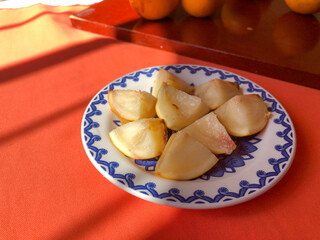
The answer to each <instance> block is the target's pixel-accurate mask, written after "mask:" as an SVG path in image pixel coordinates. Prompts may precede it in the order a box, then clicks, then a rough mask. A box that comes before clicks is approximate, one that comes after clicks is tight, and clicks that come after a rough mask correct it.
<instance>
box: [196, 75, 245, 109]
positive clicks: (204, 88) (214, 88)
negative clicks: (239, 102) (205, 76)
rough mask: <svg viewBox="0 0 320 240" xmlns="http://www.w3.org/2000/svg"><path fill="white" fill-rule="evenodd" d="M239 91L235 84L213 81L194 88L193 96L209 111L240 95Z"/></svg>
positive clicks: (218, 80)
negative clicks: (198, 98) (199, 99)
mask: <svg viewBox="0 0 320 240" xmlns="http://www.w3.org/2000/svg"><path fill="white" fill-rule="evenodd" d="M240 94H242V93H241V90H240V88H239V85H238V84H237V83H233V82H228V81H224V80H221V79H213V80H210V81H208V82H205V83H202V84H200V85H197V86H195V91H194V95H195V96H198V97H200V98H201V100H202V101H203V102H204V103H205V104H206V105H207V106H208V107H209V108H210V109H211V110H214V109H216V108H218V107H219V106H221V105H222V104H223V103H225V102H226V101H228V100H229V99H230V98H232V97H233V96H235V95H240Z"/></svg>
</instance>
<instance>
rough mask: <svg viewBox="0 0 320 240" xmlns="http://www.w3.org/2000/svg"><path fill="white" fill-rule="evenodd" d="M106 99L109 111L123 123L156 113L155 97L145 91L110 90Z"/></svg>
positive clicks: (150, 116)
mask: <svg viewBox="0 0 320 240" xmlns="http://www.w3.org/2000/svg"><path fill="white" fill-rule="evenodd" d="M108 101H109V106H110V108H111V111H112V112H114V113H115V114H116V115H117V116H118V117H119V119H120V121H121V123H123V124H124V123H127V122H130V121H135V120H139V119H142V118H152V117H154V116H155V115H156V112H155V104H156V98H155V97H154V96H152V95H151V94H150V93H148V92H145V91H135V90H110V91H109V92H108Z"/></svg>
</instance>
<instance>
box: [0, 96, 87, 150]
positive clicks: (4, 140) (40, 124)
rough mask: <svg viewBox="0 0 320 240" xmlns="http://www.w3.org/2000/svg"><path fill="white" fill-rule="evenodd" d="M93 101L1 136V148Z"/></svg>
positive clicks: (75, 105)
mask: <svg viewBox="0 0 320 240" xmlns="http://www.w3.org/2000/svg"><path fill="white" fill-rule="evenodd" d="M91 99H92V96H90V97H87V98H85V99H83V100H80V101H78V102H77V103H75V104H73V105H71V106H68V107H66V108H64V109H61V110H59V111H57V112H55V113H53V114H50V115H48V116H45V117H43V118H41V119H39V120H37V121H33V122H32V123H30V124H28V125H26V126H23V127H21V128H18V129H15V130H13V131H11V132H9V133H7V134H4V135H2V136H0V146H1V145H2V144H5V143H7V142H8V141H11V140H13V139H15V138H17V137H20V136H22V135H24V134H27V133H29V132H32V131H34V130H35V129H38V128H41V127H43V126H44V125H47V124H49V123H51V122H54V121H56V120H58V119H60V118H63V117H64V116H65V115H68V114H71V113H72V112H74V111H77V110H79V109H81V108H85V107H86V105H87V104H88V103H89V102H90V100H91Z"/></svg>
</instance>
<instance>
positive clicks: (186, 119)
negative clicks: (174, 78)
mask: <svg viewBox="0 0 320 240" xmlns="http://www.w3.org/2000/svg"><path fill="white" fill-rule="evenodd" d="M208 112H209V108H208V107H207V106H206V105H205V104H204V103H202V101H201V99H200V98H198V97H196V96H192V95H189V94H187V93H185V92H183V91H181V90H178V89H176V88H174V87H172V86H170V85H167V84H165V83H163V84H162V87H161V88H160V90H159V94H158V99H157V103H156V113H157V115H158V117H159V118H161V119H163V120H164V121H165V124H166V126H167V127H168V128H170V129H172V130H180V129H182V128H184V127H186V126H188V125H189V124H191V123H193V122H194V121H195V120H197V119H199V118H200V117H202V116H203V115H205V114H207V113H208Z"/></svg>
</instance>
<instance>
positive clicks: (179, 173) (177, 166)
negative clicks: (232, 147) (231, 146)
mask: <svg viewBox="0 0 320 240" xmlns="http://www.w3.org/2000/svg"><path fill="white" fill-rule="evenodd" d="M217 162H218V158H217V157H216V156H215V155H214V154H213V153H211V152H210V150H209V149H207V148H206V147H205V146H203V145H202V144H201V143H200V142H198V141H197V140H195V139H194V138H192V137H190V136H189V134H187V133H186V132H182V131H180V132H178V133H175V134H173V135H172V136H171V137H170V139H169V141H168V144H167V146H166V147H165V149H164V151H163V153H162V155H161V157H160V158H159V160H158V162H157V165H156V167H155V173H156V174H158V175H159V176H161V177H164V178H168V179H174V180H189V179H194V178H196V177H199V176H201V175H202V174H204V173H206V172H207V171H208V170H210V169H211V168H212V167H213V166H214V165H215V164H216V163H217Z"/></svg>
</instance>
